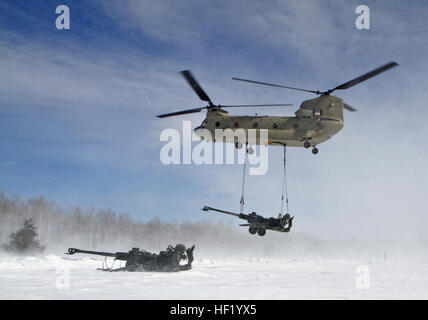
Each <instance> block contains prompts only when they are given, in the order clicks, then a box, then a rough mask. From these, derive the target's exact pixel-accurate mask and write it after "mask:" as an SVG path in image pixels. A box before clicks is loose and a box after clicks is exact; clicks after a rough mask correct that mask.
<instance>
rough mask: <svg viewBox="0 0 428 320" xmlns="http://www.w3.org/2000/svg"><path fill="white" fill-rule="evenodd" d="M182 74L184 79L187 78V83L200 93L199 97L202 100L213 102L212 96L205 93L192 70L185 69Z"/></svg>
mask: <svg viewBox="0 0 428 320" xmlns="http://www.w3.org/2000/svg"><path fill="white" fill-rule="evenodd" d="M181 74H182V75H183V77H184V79H186V81H187V83H188V84H189V85H190V86H191V87H192V89H193V90H194V91H195V92H196V94H197V95H198V97H199V98H200V99H201V100H203V101H207V102H209V103H210V104H211V99H210V97H208V95H207V94H206V93H205V91H204V90H203V89H202V87H201V86H200V85H199V83H198V82H197V81H196V79H195V77H194V76H193V74H192V72H191V71H190V70H184V71H181Z"/></svg>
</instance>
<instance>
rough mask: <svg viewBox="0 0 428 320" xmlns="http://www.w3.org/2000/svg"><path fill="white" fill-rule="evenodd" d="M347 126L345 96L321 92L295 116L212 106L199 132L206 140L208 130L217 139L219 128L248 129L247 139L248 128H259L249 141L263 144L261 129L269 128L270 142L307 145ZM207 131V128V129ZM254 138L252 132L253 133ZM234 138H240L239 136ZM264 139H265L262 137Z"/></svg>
mask: <svg viewBox="0 0 428 320" xmlns="http://www.w3.org/2000/svg"><path fill="white" fill-rule="evenodd" d="M342 128H343V100H342V99H340V98H338V97H336V96H332V95H321V96H319V97H317V98H314V99H310V100H306V101H304V102H302V104H301V105H300V108H299V109H298V110H297V111H296V112H295V116H294V117H282V116H230V115H229V113H228V112H227V111H225V110H224V109H221V108H215V107H214V108H211V109H209V110H208V111H207V116H206V119H205V120H204V121H203V123H202V124H201V126H199V127H197V128H195V129H194V131H195V134H196V135H198V136H200V137H201V138H203V139H205V140H210V139H207V137H206V136H204V131H205V130H202V129H206V130H208V131H209V132H210V134H211V137H212V140H213V141H214V142H221V141H216V139H215V137H216V129H220V130H226V129H232V131H235V130H237V129H244V131H245V135H246V139H247V140H246V141H249V140H248V138H249V135H248V132H249V131H248V130H249V129H252V130H256V132H255V133H256V135H255V136H256V140H255V141H250V142H249V144H256V145H257V144H261V140H260V130H261V129H268V141H267V144H268V145H281V146H283V145H286V146H291V147H303V146H304V145H305V142H309V143H310V145H311V146H315V145H318V144H320V143H322V142H324V141H326V140H328V139H330V138H331V137H332V136H334V135H335V134H337V133H338V132H339V131H340V130H341V129H342ZM205 132H206V131H205ZM250 138H251V136H250ZM234 142H235V143H236V142H237V138H235V140H234ZM262 143H263V141H262Z"/></svg>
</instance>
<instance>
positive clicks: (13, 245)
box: [5, 219, 44, 253]
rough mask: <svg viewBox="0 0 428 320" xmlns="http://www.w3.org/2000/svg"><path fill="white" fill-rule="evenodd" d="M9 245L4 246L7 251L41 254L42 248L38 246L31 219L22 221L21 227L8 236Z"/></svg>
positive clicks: (34, 227)
mask: <svg viewBox="0 0 428 320" xmlns="http://www.w3.org/2000/svg"><path fill="white" fill-rule="evenodd" d="M10 238H11V240H10V243H9V244H8V245H6V246H5V250H7V251H16V252H20V253H25V252H42V251H43V250H44V247H43V246H41V245H40V243H39V241H38V240H37V239H36V238H37V232H36V226H35V225H34V222H33V219H26V220H24V223H23V226H22V227H21V229H19V230H18V231H16V232H13V233H12V234H11V235H10Z"/></svg>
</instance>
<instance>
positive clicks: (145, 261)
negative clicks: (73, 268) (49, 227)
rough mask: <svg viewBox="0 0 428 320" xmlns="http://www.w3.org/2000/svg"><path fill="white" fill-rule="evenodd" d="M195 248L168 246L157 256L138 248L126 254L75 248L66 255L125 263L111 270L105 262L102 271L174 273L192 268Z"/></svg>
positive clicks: (180, 245)
mask: <svg viewBox="0 0 428 320" xmlns="http://www.w3.org/2000/svg"><path fill="white" fill-rule="evenodd" d="M194 249H195V246H192V247H191V248H188V249H186V247H185V246H184V245H182V244H178V245H176V246H175V248H174V247H172V246H169V247H168V249H167V250H165V251H161V252H160V253H159V254H155V253H150V252H148V251H145V250H140V249H139V248H132V250H130V251H128V252H116V253H112V252H101V251H89V250H80V249H76V248H69V249H68V252H67V253H66V254H69V255H72V254H76V253H86V254H93V255H99V256H103V257H106V258H107V257H112V258H114V259H115V261H116V260H120V261H126V264H125V267H122V268H117V269H113V266H111V267H110V268H108V267H107V264H106V261H105V262H104V263H103V268H102V269H101V270H103V271H161V272H174V271H185V270H190V269H191V268H192V262H193V250H194ZM181 260H187V263H186V264H184V265H180V262H181Z"/></svg>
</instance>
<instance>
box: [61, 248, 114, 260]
mask: <svg viewBox="0 0 428 320" xmlns="http://www.w3.org/2000/svg"><path fill="white" fill-rule="evenodd" d="M75 253H86V254H96V255H98V256H104V257H114V258H117V257H118V253H120V252H117V253H112V252H101V251H90V250H80V249H76V248H69V249H68V252H67V254H75Z"/></svg>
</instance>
